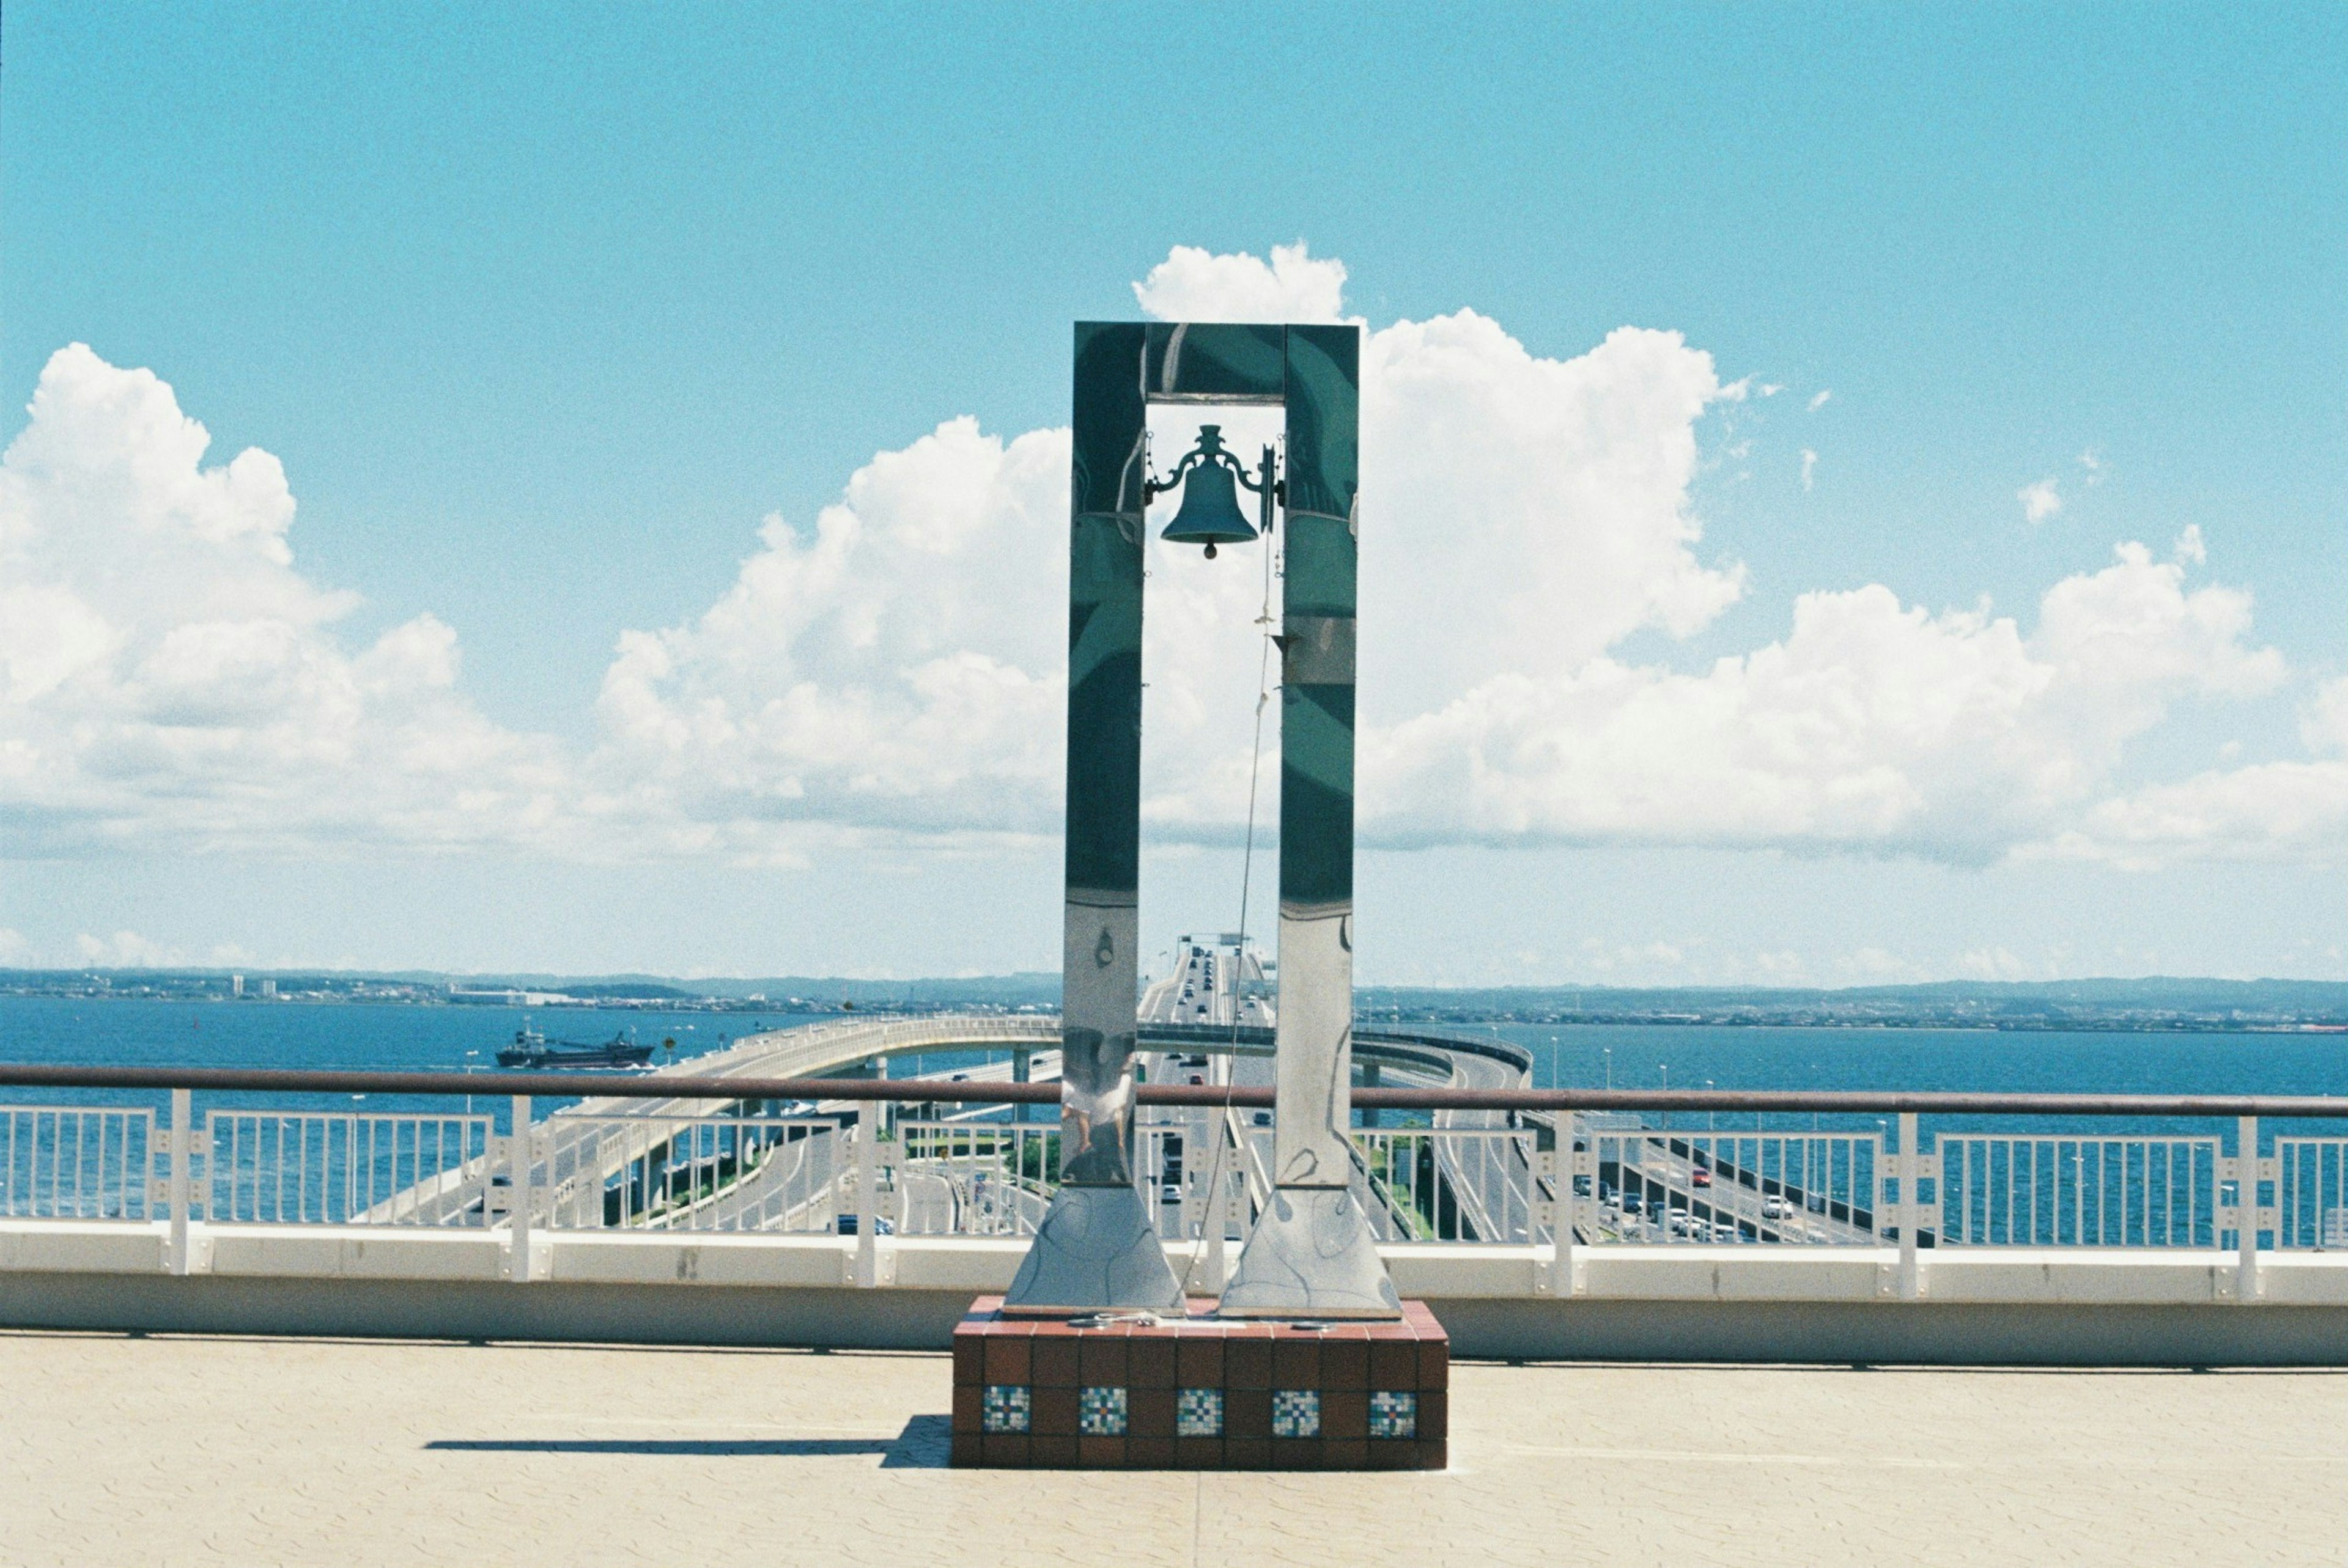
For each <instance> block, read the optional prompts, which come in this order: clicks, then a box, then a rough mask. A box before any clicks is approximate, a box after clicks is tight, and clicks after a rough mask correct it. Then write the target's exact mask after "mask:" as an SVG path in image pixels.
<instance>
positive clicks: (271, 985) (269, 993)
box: [261, 980, 277, 997]
mask: <svg viewBox="0 0 2348 1568" xmlns="http://www.w3.org/2000/svg"><path fill="white" fill-rule="evenodd" d="M261 994H262V995H263V996H264V997H273V996H275V995H276V994H277V982H276V981H275V980H263V981H262V982H261Z"/></svg>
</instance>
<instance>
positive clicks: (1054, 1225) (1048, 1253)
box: [1003, 1183, 1183, 1316]
mask: <svg viewBox="0 0 2348 1568" xmlns="http://www.w3.org/2000/svg"><path fill="white" fill-rule="evenodd" d="M1003 1305H1004V1310H1006V1311H1010V1312H1060V1311H1066V1312H1099V1311H1105V1310H1110V1309H1115V1310H1118V1311H1126V1312H1164V1313H1170V1314H1174V1315H1177V1316H1179V1314H1180V1313H1181V1312H1182V1310H1183V1307H1182V1286H1181V1283H1180V1282H1179V1280H1177V1279H1176V1278H1175V1277H1174V1270H1173V1268H1172V1267H1171V1266H1169V1264H1168V1263H1167V1261H1166V1249H1165V1247H1164V1246H1163V1245H1159V1240H1158V1232H1157V1229H1156V1227H1154V1226H1153V1225H1151V1224H1150V1223H1149V1213H1148V1210H1147V1209H1146V1208H1145V1207H1144V1206H1143V1205H1142V1202H1141V1194H1139V1193H1138V1192H1136V1191H1135V1190H1134V1189H1133V1188H1132V1187H1131V1186H1128V1185H1125V1184H1118V1185H1117V1186H1103V1187H1096V1186H1082V1185H1078V1184H1075V1183H1068V1184H1063V1185H1062V1186H1061V1188H1060V1190H1059V1191H1058V1192H1056V1193H1055V1194H1053V1195H1052V1206H1051V1207H1050V1208H1049V1209H1047V1210H1046V1211H1045V1214H1044V1224H1043V1225H1042V1226H1041V1227H1040V1228H1039V1229H1038V1230H1037V1231H1036V1232H1035V1244H1034V1245H1031V1246H1030V1247H1028V1249H1027V1258H1026V1261H1025V1262H1024V1263H1022V1264H1021V1265H1020V1266H1019V1273H1018V1276H1016V1277H1015V1278H1014V1279H1013V1280H1012V1282H1011V1289H1010V1290H1009V1291H1008V1292H1007V1293H1006V1294H1005V1295H1004V1298H1003Z"/></svg>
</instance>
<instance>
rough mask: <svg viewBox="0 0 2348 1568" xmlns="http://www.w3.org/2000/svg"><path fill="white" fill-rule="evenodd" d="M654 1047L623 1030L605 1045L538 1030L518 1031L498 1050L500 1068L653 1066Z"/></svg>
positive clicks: (621, 1067) (619, 1067)
mask: <svg viewBox="0 0 2348 1568" xmlns="http://www.w3.org/2000/svg"><path fill="white" fill-rule="evenodd" d="M652 1060H653V1048H652V1047H651V1046H649V1045H638V1044H637V1043H636V1042H635V1041H634V1040H631V1039H629V1038H628V1035H627V1032H626V1031H625V1030H622V1031H621V1032H620V1033H618V1034H615V1035H613V1037H612V1038H611V1039H610V1040H606V1041H605V1042H604V1043H603V1044H602V1045H582V1044H580V1043H578V1042H576V1041H573V1040H549V1039H547V1038H546V1036H544V1035H542V1034H540V1033H539V1032H537V1031H536V1030H528V1029H518V1030H514V1038H513V1043H512V1044H511V1045H510V1046H507V1047H506V1048H505V1049H504V1050H500V1051H499V1052H498V1065H499V1067H569V1068H585V1069H590V1070H600V1069H627V1068H636V1067H649V1066H651V1065H652Z"/></svg>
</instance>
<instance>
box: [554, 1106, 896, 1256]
mask: <svg viewBox="0 0 2348 1568" xmlns="http://www.w3.org/2000/svg"><path fill="white" fill-rule="evenodd" d="M550 1131H551V1130H550V1129H549V1127H548V1125H547V1124H546V1123H541V1124H540V1127H539V1128H538V1129H537V1130H536V1143H537V1144H538V1147H537V1149H536V1151H535V1153H534V1156H533V1161H532V1164H533V1177H534V1181H533V1185H534V1187H535V1189H536V1191H537V1192H538V1194H539V1199H538V1204H537V1206H536V1209H535V1211H534V1213H535V1216H536V1219H537V1223H539V1224H541V1225H548V1226H551V1228H554V1229H557V1230H671V1231H675V1230H685V1231H770V1232H782V1233H796V1234H810V1233H819V1232H825V1231H829V1230H831V1229H832V1228H833V1227H834V1225H836V1224H837V1221H838V1216H839V1214H843V1213H850V1214H852V1213H854V1212H856V1211H855V1208H854V1206H853V1203H852V1201H851V1199H850V1196H849V1194H848V1193H847V1190H846V1188H847V1185H848V1184H849V1180H850V1179H849V1177H848V1174H847V1167H848V1164H849V1163H850V1153H849V1148H848V1143H849V1140H848V1139H847V1138H846V1137H844V1136H843V1135H842V1133H841V1132H840V1129H839V1124H838V1122H834V1121H832V1120H829V1119H828V1118H822V1117H805V1116H801V1117H752V1116H687V1115H668V1114H642V1115H633V1116H572V1115H566V1116H563V1117H562V1118H561V1137H560V1138H559V1139H557V1138H553V1137H551V1136H550V1135H549V1132H550Z"/></svg>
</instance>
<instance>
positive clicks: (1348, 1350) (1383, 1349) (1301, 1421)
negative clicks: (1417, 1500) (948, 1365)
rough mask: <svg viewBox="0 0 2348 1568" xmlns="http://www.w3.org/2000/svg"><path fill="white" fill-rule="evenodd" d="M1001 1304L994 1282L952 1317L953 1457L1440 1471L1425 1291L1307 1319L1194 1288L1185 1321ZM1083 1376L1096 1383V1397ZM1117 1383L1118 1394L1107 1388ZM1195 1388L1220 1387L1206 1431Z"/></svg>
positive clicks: (1433, 1324) (1206, 1408) (1435, 1331)
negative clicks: (1111, 1319) (1224, 1313)
mask: <svg viewBox="0 0 2348 1568" xmlns="http://www.w3.org/2000/svg"><path fill="white" fill-rule="evenodd" d="M1002 1305H1003V1298H1002V1297H1001V1296H980V1297H979V1298H978V1299H977V1300H976V1301H974V1302H973V1303H971V1308H970V1311H969V1312H968V1313H967V1314H966V1315H964V1317H963V1320H962V1323H961V1325H960V1326H959V1327H956V1328H955V1329H954V1337H953V1367H954V1389H953V1462H954V1463H955V1464H957V1465H971V1466H992V1467H996V1468H1010V1469H1072V1470H1441V1469H1442V1468H1443V1467H1444V1464H1445V1462H1446V1439H1447V1435H1448V1430H1449V1416H1450V1410H1449V1399H1450V1387H1451V1340H1450V1337H1449V1336H1448V1335H1447V1334H1446V1333H1445V1332H1444V1330H1443V1326H1442V1325H1441V1324H1440V1323H1437V1321H1436V1320H1435V1315H1434V1314H1433V1313H1431V1312H1429V1311H1428V1310H1427V1309H1426V1303H1424V1302H1419V1301H1406V1302H1405V1303H1403V1316H1402V1317H1401V1319H1400V1320H1399V1321H1397V1322H1390V1323H1358V1322H1336V1323H1330V1324H1326V1325H1324V1326H1319V1327H1298V1326H1296V1325H1294V1324H1290V1323H1281V1322H1270V1321H1262V1320H1249V1321H1237V1320H1225V1319H1221V1318H1217V1317H1209V1316H1207V1315H1208V1314H1209V1313H1210V1312H1212V1311H1213V1309H1214V1304H1213V1303H1212V1302H1211V1301H1207V1300H1204V1299H1201V1300H1197V1301H1193V1302H1191V1303H1190V1313H1191V1316H1190V1317H1187V1318H1183V1319H1179V1320H1178V1319H1168V1320H1165V1321H1162V1322H1159V1323H1156V1324H1145V1323H1111V1324H1107V1325H1105V1326H1103V1327H1083V1328H1080V1327H1076V1325H1075V1324H1073V1323H1070V1322H1067V1321H1065V1320H1063V1319H1059V1318H1049V1317H1046V1318H1036V1317H1004V1316H1003V1315H1002V1311H1001V1308H1002ZM1086 1389H1092V1390H1096V1393H1095V1396H1094V1397H1093V1398H1092V1399H1086V1397H1085V1391H1086ZM1113 1389H1114V1390H1122V1391H1123V1393H1122V1399H1118V1398H1117V1397H1115V1396H1113V1395H1110V1394H1109V1393H1107V1390H1113ZM1200 1390H1210V1391H1211V1392H1212V1393H1213V1394H1214V1395H1216V1396H1219V1397H1220V1411H1221V1420H1220V1430H1216V1431H1214V1432H1212V1433H1211V1434H1209V1433H1204V1432H1200V1431H1197V1430H1191V1428H1192V1427H1195V1426H1197V1425H1199V1424H1200V1423H1201V1422H1202V1421H1203V1420H1205V1419H1208V1416H1209V1414H1210V1412H1212V1411H1213V1410H1214V1409H1215V1408H1216V1400H1215V1399H1210V1398H1207V1397H1205V1395H1203V1394H1201V1393H1200ZM1186 1391H1189V1392H1190V1393H1191V1396H1192V1397H1191V1398H1190V1399H1187V1400H1186V1399H1183V1398H1182V1396H1183V1394H1184V1393H1185V1392H1186ZM1276 1396H1285V1397H1276ZM1307 1396H1309V1398H1308V1397H1307ZM1186 1416H1187V1418H1188V1419H1189V1423H1190V1426H1189V1427H1186V1426H1185V1424H1184V1422H1185V1419H1186ZM1023 1422H1024V1423H1025V1426H1024V1430H1021V1423H1023Z"/></svg>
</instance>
